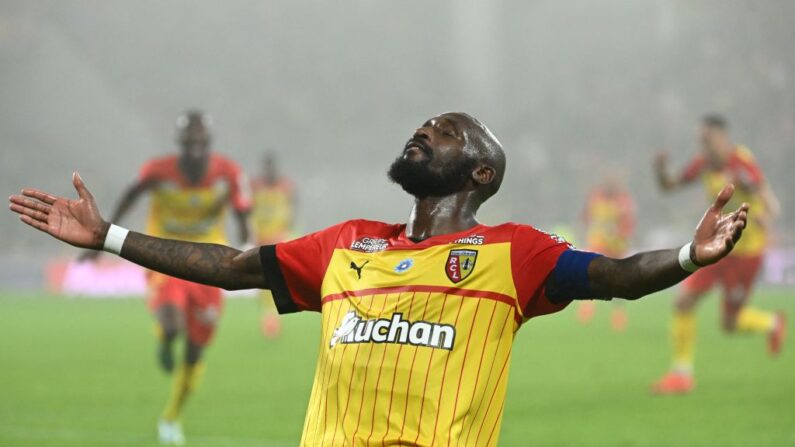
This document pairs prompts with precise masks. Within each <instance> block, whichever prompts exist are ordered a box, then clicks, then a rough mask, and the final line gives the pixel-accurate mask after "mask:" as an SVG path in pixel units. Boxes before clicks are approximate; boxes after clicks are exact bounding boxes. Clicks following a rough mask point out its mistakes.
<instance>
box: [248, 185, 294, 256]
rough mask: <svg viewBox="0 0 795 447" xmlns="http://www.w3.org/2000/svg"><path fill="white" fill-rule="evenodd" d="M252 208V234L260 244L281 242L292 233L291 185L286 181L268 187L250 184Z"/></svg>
mask: <svg viewBox="0 0 795 447" xmlns="http://www.w3.org/2000/svg"><path fill="white" fill-rule="evenodd" d="M252 194H253V202H254V203H253V208H252V213H251V218H252V223H253V226H254V234H255V235H256V237H257V242H258V243H260V244H273V243H276V242H281V241H283V240H285V239H287V237H288V236H289V234H290V231H292V224H293V213H294V210H293V185H292V183H291V182H289V181H287V180H280V181H279V182H277V183H276V184H273V185H268V184H266V183H264V182H262V181H254V182H253V183H252Z"/></svg>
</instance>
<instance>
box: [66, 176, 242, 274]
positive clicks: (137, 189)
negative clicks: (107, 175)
mask: <svg viewBox="0 0 795 447" xmlns="http://www.w3.org/2000/svg"><path fill="white" fill-rule="evenodd" d="M156 184H157V181H156V180H152V179H150V180H136V181H135V182H134V183H133V184H132V185H130V186H128V187H127V189H126V190H125V191H124V194H122V196H121V200H119V202H118V204H117V205H116V209H114V210H113V213H112V214H111V216H110V220H109V222H116V223H119V222H121V220H122V218H123V217H124V216H126V215H127V213H128V212H129V211H130V210H131V209H132V207H133V205H135V203H136V202H137V201H138V199H139V198H140V197H141V196H142V195H143V194H144V193H146V192H148V191H149V190H150V189H152V188H153V187H154V186H155V185H156ZM228 199H229V196H224V197H223V198H222V199H221V200H219V202H218V204H217V206H218V207H219V208H222V207H224V206H225V205H226V201H227V200H228ZM219 211H220V210H219ZM234 216H235V222H236V223H237V228H238V234H239V236H240V243H241V244H243V245H245V244H246V243H248V242H249V237H250V232H249V227H248V212H242V211H237V210H235V213H234ZM100 254H102V252H101V251H96V250H88V251H85V252H83V253H81V254H80V256H78V258H77V259H78V261H87V260H93V259H96V258H97V257H98V256H99V255H100Z"/></svg>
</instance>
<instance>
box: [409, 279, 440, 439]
mask: <svg viewBox="0 0 795 447" xmlns="http://www.w3.org/2000/svg"><path fill="white" fill-rule="evenodd" d="M446 305H447V295H445V296H444V301H442V310H441V312H439V323H441V322H442V315H444V307H445V306H446ZM435 353H436V350H435V349H434V350H432V351H431V355H430V357H429V358H428V367H427V368H425V385H424V386H423V387H422V399H420V418H419V421H420V424H419V425H418V426H417V437H416V438H415V439H414V443H415V444H416V443H417V441H418V440H419V439H420V433H422V430H421V428H422V410H423V409H424V408H425V392H426V391H427V390H428V376H430V374H431V365H432V364H433V354H435Z"/></svg>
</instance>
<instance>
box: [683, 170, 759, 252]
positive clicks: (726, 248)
mask: <svg viewBox="0 0 795 447" xmlns="http://www.w3.org/2000/svg"><path fill="white" fill-rule="evenodd" d="M732 194H734V185H732V184H729V185H726V186H724V187H723V189H722V190H721V191H720V193H719V194H718V197H717V198H716V199H715V203H713V204H712V206H710V207H709V209H707V211H706V212H705V213H704V217H702V218H701V222H699V223H698V226H697V227H696V234H695V236H694V237H693V244H692V245H691V249H690V257H691V259H692V260H693V262H695V263H696V264H698V265H702V266H703V265H709V264H714V263H716V262H718V261H719V260H721V259H722V258H723V257H725V256H726V255H728V254H729V253H730V252H731V251H732V249H733V248H734V244H736V243H737V241H738V240H740V237H741V236H742V233H743V230H744V229H745V226H746V224H747V222H748V209H749V205H748V204H747V203H743V204H742V205H740V207H739V208H737V209H736V210H734V212H732V213H730V214H723V213H722V211H723V207H724V206H726V203H728V202H729V199H731V197H732Z"/></svg>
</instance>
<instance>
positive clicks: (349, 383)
mask: <svg viewBox="0 0 795 447" xmlns="http://www.w3.org/2000/svg"><path fill="white" fill-rule="evenodd" d="M374 301H375V300H370V306H369V307H368V308H367V315H370V311H371V310H372V309H373V302H374ZM378 316H379V317H380V316H381V314H380V313H379V314H378ZM368 344H369V345H370V354H369V355H368V356H367V362H366V363H365V365H369V364H370V358H371V357H372V354H373V344H372V343H368ZM359 346H361V345H359ZM357 358H359V349H358V347H357V349H356V356H354V357H353V364H354V365H356V359H357ZM353 372H354V370H353V368H351V380H350V381H349V382H348V399H347V400H346V401H345V412H344V413H342V423H343V424H345V417H346V416H348V407H350V405H351V390H352V389H353V380H354V379H353ZM366 386H367V374H365V375H364V380H363V381H362V405H360V406H359V416H357V417H356V430H354V431H353V436H352V437H351V442H353V441H354V440H355V439H356V432H357V431H359V422H360V421H361V416H362V407H363V406H364V389H365V387H366Z"/></svg>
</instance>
